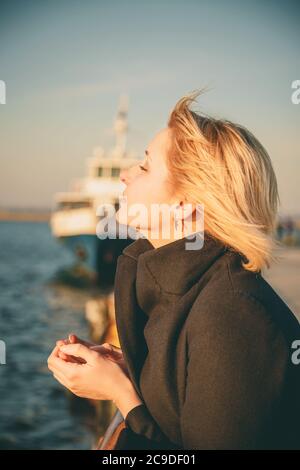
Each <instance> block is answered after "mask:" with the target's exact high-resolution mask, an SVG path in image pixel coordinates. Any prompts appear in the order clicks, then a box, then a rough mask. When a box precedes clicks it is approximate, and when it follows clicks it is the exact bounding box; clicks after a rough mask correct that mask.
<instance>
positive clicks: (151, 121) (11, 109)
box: [0, 0, 300, 214]
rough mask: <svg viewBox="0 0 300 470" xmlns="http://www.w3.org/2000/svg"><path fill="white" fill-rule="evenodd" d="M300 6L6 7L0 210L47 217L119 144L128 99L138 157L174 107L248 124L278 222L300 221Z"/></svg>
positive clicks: (12, 0)
mask: <svg viewBox="0 0 300 470" xmlns="http://www.w3.org/2000/svg"><path fill="white" fill-rule="evenodd" d="M299 24H300V2H296V1H288V0H287V1H282V2H279V1H274V0H273V1H268V0H265V1H263V2H261V1H256V0H252V1H251V2H246V1H243V2H241V1H235V0H227V1H226V2H225V1H223V0H219V1H215V0H209V1H206V0H203V1H201V0H198V1H195V0H184V1H176V0H173V1H172V0H167V1H165V0H159V1H157V0H152V1H151V2H145V1H141V0H140V1H133V0H126V1H124V0H123V1H116V0H111V1H101V0H97V1H96V0H84V1H83V0H82V1H78V0H68V1H67V0H59V1H58V0H52V1H49V0H44V1H31V0H27V1H22V0H19V1H16V0H9V1H6V0H4V1H3V0H2V1H1V3H0V80H3V81H4V82H5V84H6V104H0V164H1V166H0V207H20V208H21V207H24V208H25V207H32V208H50V207H52V206H53V197H54V194H55V192H56V191H65V190H67V189H69V188H70V184H71V182H72V180H74V179H76V178H80V177H82V176H84V174H85V171H86V158H87V157H90V156H91V155H92V152H93V148H94V147H97V146H102V147H103V148H104V149H107V150H108V149H109V148H111V147H112V145H113V144H114V140H113V134H112V132H111V127H112V125H113V121H114V118H115V115H116V111H117V107H118V103H119V97H120V94H121V93H126V94H128V96H129V113H128V120H129V134H128V150H132V151H135V152H137V153H138V154H140V155H141V158H142V155H143V153H144V149H145V148H147V145H148V143H149V142H150V140H151V139H152V138H153V137H154V135H155V133H156V132H157V131H159V130H160V129H161V128H162V127H165V126H166V123H167V119H168V115H169V113H170V112H171V110H172V108H173V106H174V105H175V103H176V101H177V100H178V99H180V98H181V97H182V96H183V95H185V94H186V93H189V92H191V91H193V90H195V89H199V88H202V87H208V88H209V91H208V92H207V93H205V95H202V96H200V97H199V98H198V99H197V104H196V105H194V109H195V110H198V111H199V112H201V111H203V112H205V113H206V114H211V115H212V116H214V117H219V118H226V119H230V120H233V121H235V122H238V123H240V124H242V125H244V126H246V127H247V128H248V129H249V130H250V131H251V132H253V133H254V135H255V136H256V137H257V138H258V139H259V140H260V141H261V143H262V144H263V145H264V147H265V148H266V149H267V151H268V153H269V155H270V157H271V159H272V162H273V166H274V169H275V172H276V176H277V180H278V184H279V194H280V200H281V206H280V212H281V213H283V214H299V213H300V179H299V174H300V171H299V170H300V139H299V135H300V132H299V130H300V104H299V105H297V104H293V103H292V100H291V95H292V92H293V90H292V88H291V85H292V82H293V81H294V80H300V50H299V43H300V42H299V39H300V38H299V36H300V28H299Z"/></svg>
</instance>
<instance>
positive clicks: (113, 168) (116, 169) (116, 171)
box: [111, 167, 120, 178]
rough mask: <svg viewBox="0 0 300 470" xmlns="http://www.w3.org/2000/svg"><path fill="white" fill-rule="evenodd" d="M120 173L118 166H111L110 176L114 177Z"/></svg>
mask: <svg viewBox="0 0 300 470" xmlns="http://www.w3.org/2000/svg"><path fill="white" fill-rule="evenodd" d="M119 174H120V168H119V167H112V169H111V176H112V177H113V178H116V177H117V176H119Z"/></svg>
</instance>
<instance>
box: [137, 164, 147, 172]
mask: <svg viewBox="0 0 300 470" xmlns="http://www.w3.org/2000/svg"><path fill="white" fill-rule="evenodd" d="M139 167H140V168H141V169H142V170H144V171H147V170H146V168H144V167H143V165H139Z"/></svg>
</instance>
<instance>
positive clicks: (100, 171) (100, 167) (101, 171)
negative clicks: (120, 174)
mask: <svg viewBox="0 0 300 470" xmlns="http://www.w3.org/2000/svg"><path fill="white" fill-rule="evenodd" d="M98 176H103V168H102V166H99V167H98Z"/></svg>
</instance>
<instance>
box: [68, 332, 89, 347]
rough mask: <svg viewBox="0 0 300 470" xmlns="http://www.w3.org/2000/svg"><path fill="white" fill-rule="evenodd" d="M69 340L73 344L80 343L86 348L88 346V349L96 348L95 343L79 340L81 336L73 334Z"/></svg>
mask: <svg viewBox="0 0 300 470" xmlns="http://www.w3.org/2000/svg"><path fill="white" fill-rule="evenodd" d="M69 340H70V343H72V344H75V343H80V344H83V345H84V346H87V347H90V346H95V343H92V342H90V341H85V340H83V339H81V338H79V336H77V335H75V334H73V333H72V334H70V335H69Z"/></svg>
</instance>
